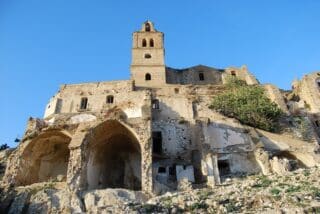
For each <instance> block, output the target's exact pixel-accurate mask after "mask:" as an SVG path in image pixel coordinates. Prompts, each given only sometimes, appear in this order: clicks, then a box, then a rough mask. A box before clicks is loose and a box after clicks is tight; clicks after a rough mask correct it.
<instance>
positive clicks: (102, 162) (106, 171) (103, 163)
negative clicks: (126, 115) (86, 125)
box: [86, 120, 141, 190]
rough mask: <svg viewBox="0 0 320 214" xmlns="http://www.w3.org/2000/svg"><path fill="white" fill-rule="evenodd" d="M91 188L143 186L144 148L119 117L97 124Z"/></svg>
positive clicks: (93, 136) (90, 152)
mask: <svg viewBox="0 0 320 214" xmlns="http://www.w3.org/2000/svg"><path fill="white" fill-rule="evenodd" d="M87 154H88V157H87V164H86V169H87V172H86V177H87V179H86V180H87V188H88V189H103V188H126V189H132V190H141V148H140V144H139V141H138V139H137V137H136V136H135V134H134V133H133V132H132V131H131V130H129V128H127V127H126V126H125V125H123V124H122V123H120V122H119V121H117V120H108V121H105V122H103V123H101V124H100V125H98V126H96V127H95V128H93V130H92V132H91V137H90V140H89V142H88V150H87Z"/></svg>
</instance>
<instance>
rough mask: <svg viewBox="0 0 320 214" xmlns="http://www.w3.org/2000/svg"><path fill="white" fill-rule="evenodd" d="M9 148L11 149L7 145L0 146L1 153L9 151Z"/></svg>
mask: <svg viewBox="0 0 320 214" xmlns="http://www.w3.org/2000/svg"><path fill="white" fill-rule="evenodd" d="M8 148H9V146H8V145H7V144H6V143H5V144H2V145H0V151H2V150H5V149H8Z"/></svg>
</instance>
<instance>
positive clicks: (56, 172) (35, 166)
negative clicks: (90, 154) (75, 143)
mask: <svg viewBox="0 0 320 214" xmlns="http://www.w3.org/2000/svg"><path fill="white" fill-rule="evenodd" d="M70 141H71V138H70V137H69V136H67V135H65V134H63V133H61V132H48V133H44V134H42V135H40V136H38V137H36V138H35V139H34V140H33V141H31V142H30V143H29V144H28V145H27V146H26V148H25V150H24V152H23V153H22V157H21V164H20V165H19V171H18V176H17V185H30V184H33V183H39V182H47V181H65V180H66V177H67V169H68V162H69V155H70V151H69V148H68V145H69V143H70Z"/></svg>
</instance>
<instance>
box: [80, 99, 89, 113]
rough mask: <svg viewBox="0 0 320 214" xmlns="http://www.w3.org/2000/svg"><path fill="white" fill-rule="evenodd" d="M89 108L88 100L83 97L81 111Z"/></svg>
mask: <svg viewBox="0 0 320 214" xmlns="http://www.w3.org/2000/svg"><path fill="white" fill-rule="evenodd" d="M87 107H88V98H86V97H82V98H81V102H80V109H82V110H84V109H87Z"/></svg>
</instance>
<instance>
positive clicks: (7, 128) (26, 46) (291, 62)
mask: <svg viewBox="0 0 320 214" xmlns="http://www.w3.org/2000/svg"><path fill="white" fill-rule="evenodd" d="M319 11H320V1H319V0H259V1H257V0H251V1H249V0H241V1H240V0H233V1H232V0H219V1H218V0H197V1H195V0H159V1H152V0H135V1H133V0H126V1H124V0H90V1H89V0H52V1H49V0H28V1H25V0H0V144H2V143H7V144H9V145H10V146H15V145H16V144H15V143H14V142H13V141H14V139H15V138H16V137H17V136H18V137H20V138H21V137H22V135H23V132H24V129H25V125H26V122H27V119H28V117H30V116H32V117H42V116H43V113H44V109H45V105H46V103H47V102H48V101H49V99H50V97H52V96H53V95H54V94H55V93H56V92H57V91H58V87H59V85H60V84H64V83H79V82H89V81H107V80H120V79H129V77H130V74H129V65H130V57H131V52H130V48H131V33H132V32H133V31H136V30H139V29H140V27H141V24H142V23H143V22H144V21H145V20H147V19H149V20H151V21H153V22H154V23H155V27H156V29H158V30H159V31H162V32H164V33H165V48H166V64H167V65H168V66H170V67H176V68H184V67H188V66H193V65H198V64H204V65H208V66H212V67H216V68H224V67H228V66H241V65H244V64H246V65H247V66H248V68H249V70H250V71H251V72H252V73H253V74H254V75H255V76H256V77H257V78H258V79H259V80H260V82H261V83H274V84H276V85H277V86H279V87H280V88H284V89H289V88H290V83H291V82H292V80H293V79H294V78H301V77H302V76H303V75H304V74H306V73H308V72H312V71H316V70H320V42H319V41H320V12H319Z"/></svg>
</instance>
